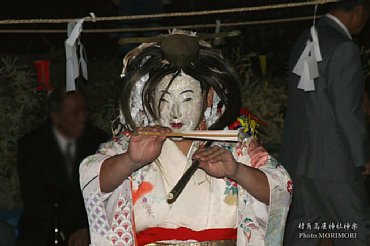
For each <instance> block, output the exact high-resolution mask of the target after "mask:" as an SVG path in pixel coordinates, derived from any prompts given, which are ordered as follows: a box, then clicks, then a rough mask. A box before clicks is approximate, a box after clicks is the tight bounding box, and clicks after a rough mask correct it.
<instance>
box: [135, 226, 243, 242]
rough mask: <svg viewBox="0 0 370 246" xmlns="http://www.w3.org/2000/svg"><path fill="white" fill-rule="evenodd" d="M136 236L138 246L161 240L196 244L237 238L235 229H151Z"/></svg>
mask: <svg viewBox="0 0 370 246" xmlns="http://www.w3.org/2000/svg"><path fill="white" fill-rule="evenodd" d="M136 236H137V241H138V245H139V246H142V245H145V244H149V243H154V242H158V241H163V240H179V241H186V240H196V241H198V242H204V241H218V240H230V239H236V237H237V236H236V229H235V228H222V229H207V230H203V231H193V230H191V229H188V228H185V227H180V228H177V229H168V228H161V227H153V228H148V229H146V230H144V231H141V232H138V233H137V235H136Z"/></svg>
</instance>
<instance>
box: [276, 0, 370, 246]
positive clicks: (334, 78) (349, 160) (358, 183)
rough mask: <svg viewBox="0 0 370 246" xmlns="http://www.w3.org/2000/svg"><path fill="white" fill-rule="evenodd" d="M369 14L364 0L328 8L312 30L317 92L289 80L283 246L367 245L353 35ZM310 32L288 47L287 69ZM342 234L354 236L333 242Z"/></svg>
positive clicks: (363, 141) (368, 170) (368, 169)
mask: <svg viewBox="0 0 370 246" xmlns="http://www.w3.org/2000/svg"><path fill="white" fill-rule="evenodd" d="M368 16H369V1H368V0H346V1H341V2H338V3H335V4H333V5H332V8H331V11H330V12H329V14H327V15H326V16H324V17H322V18H321V19H320V20H319V22H318V23H317V26H316V27H317V31H318V38H319V45H320V50H321V54H322V61H321V62H319V63H318V68H319V77H318V78H317V79H315V81H314V83H315V90H314V91H310V92H305V91H303V90H300V89H298V88H297V86H298V83H299V80H300V78H299V77H298V76H296V75H295V74H293V73H291V75H290V78H289V102H288V111H287V115H286V123H285V129H284V133H283V142H282V146H281V152H280V160H281V162H282V163H283V164H284V165H285V167H286V169H287V170H288V171H289V172H290V174H291V176H292V178H293V184H294V189H293V190H294V194H293V203H292V207H291V213H290V215H289V217H288V222H287V229H286V234H285V245H288V246H291V245H319V243H320V240H321V239H322V238H329V239H330V240H331V241H332V242H334V245H351V246H352V245H369V244H370V207H369V202H368V199H367V194H366V190H365V184H364V180H365V175H369V174H370V163H369V161H370V156H369V150H370V149H369V143H368V137H367V130H366V123H365V118H364V110H363V107H362V102H363V93H364V79H363V74H362V69H361V61H360V51H359V49H358V47H357V46H356V45H355V43H354V42H353V41H352V37H351V34H357V33H359V32H360V31H361V29H362V28H363V27H364V25H365V23H366V21H367V19H368ZM309 34H310V32H309V30H307V31H305V32H304V33H303V34H302V35H301V36H300V38H299V39H298V41H297V43H296V45H295V47H294V49H293V50H292V53H291V57H290V71H292V70H293V67H294V66H295V64H296V63H297V61H298V59H299V57H300V55H301V53H302V51H303V49H304V48H305V45H306V42H307V40H308V39H309V37H310V36H309ZM333 223H334V224H333ZM346 223H349V224H346ZM329 225H330V226H329ZM333 225H334V226H333ZM348 225H350V228H347V226H348ZM322 232H327V233H340V232H344V233H347V232H348V233H355V234H319V233H322ZM312 233H313V234H312ZM312 235H313V236H312ZM340 236H342V237H347V236H348V237H351V236H352V237H356V239H353V238H352V239H336V237H337V238H338V237H340ZM312 237H313V238H312ZM320 237H321V238H320Z"/></svg>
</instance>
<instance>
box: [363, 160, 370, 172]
mask: <svg viewBox="0 0 370 246" xmlns="http://www.w3.org/2000/svg"><path fill="white" fill-rule="evenodd" d="M362 175H370V162H368V163H366V164H365V166H364V171H363V172H362Z"/></svg>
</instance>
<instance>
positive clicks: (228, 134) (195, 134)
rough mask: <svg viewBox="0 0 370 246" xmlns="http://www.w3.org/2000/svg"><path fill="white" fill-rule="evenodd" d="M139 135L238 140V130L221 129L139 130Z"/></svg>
mask: <svg viewBox="0 0 370 246" xmlns="http://www.w3.org/2000/svg"><path fill="white" fill-rule="evenodd" d="M137 134H138V135H142V136H166V137H180V138H193V139H207V140H216V141H232V142H237V141H238V134H239V131H238V130H229V131H225V130H222V131H219V130H207V131H185V132H167V133H160V132H138V133H137Z"/></svg>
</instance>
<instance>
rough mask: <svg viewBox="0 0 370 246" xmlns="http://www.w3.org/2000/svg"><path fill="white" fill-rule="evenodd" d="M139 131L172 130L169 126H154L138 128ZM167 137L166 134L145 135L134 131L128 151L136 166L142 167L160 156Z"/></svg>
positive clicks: (164, 131)
mask: <svg viewBox="0 0 370 246" xmlns="http://www.w3.org/2000/svg"><path fill="white" fill-rule="evenodd" d="M137 131H138V132H159V133H169V132H171V129H170V128H167V127H161V126H153V127H143V128H138V129H137ZM166 138H167V137H166V136H144V135H137V134H135V133H134V134H133V135H132V136H131V139H130V143H129V147H128V151H127V153H128V157H129V158H130V159H131V161H132V162H133V163H135V166H136V168H140V167H142V166H144V165H146V164H147V163H150V162H152V161H154V160H155V159H156V158H157V157H158V156H159V154H160V153H161V150H162V146H163V143H164V141H165V140H166Z"/></svg>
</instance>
